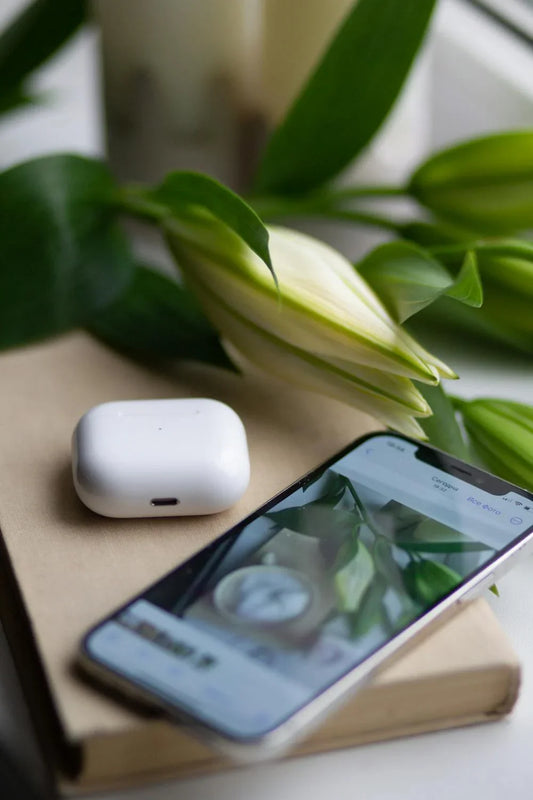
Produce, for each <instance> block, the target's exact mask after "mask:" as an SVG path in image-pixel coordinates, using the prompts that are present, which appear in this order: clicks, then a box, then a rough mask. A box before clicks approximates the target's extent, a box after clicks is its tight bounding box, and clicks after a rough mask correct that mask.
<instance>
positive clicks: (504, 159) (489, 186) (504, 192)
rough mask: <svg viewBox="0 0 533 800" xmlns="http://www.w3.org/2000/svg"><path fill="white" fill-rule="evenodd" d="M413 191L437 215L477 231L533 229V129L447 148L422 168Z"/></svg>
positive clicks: (507, 231) (496, 135)
mask: <svg viewBox="0 0 533 800" xmlns="http://www.w3.org/2000/svg"><path fill="white" fill-rule="evenodd" d="M409 192H410V193H411V194H412V195H413V196H414V197H415V198H416V199H417V200H418V201H419V202H420V203H422V204H423V205H424V206H426V207H427V208H429V209H431V211H433V212H434V213H435V214H437V215H439V216H441V217H443V218H444V219H446V220H450V221H451V222H453V223H457V224H459V225H463V226H465V227H467V228H472V229H473V230H476V231H480V232H487V233H491V234H494V233H509V232H513V231H521V230H525V229H527V228H531V227H532V226H533V130H525V131H512V132H510V133H499V134H495V135H492V136H486V137H483V138H481V139H475V140H473V141H469V142H465V143H463V144H460V145H457V146H455V147H452V148H450V149H448V150H444V151H442V152H441V153H438V154H437V155H435V156H433V157H432V158H430V159H429V160H428V161H426V162H425V163H424V164H422V166H421V167H419V168H418V169H417V171H416V172H415V173H414V175H413V176H412V178H411V181H410V184H409Z"/></svg>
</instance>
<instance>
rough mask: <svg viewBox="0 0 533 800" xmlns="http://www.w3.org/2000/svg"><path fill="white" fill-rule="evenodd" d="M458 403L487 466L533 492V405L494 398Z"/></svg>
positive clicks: (469, 432) (469, 431)
mask: <svg viewBox="0 0 533 800" xmlns="http://www.w3.org/2000/svg"><path fill="white" fill-rule="evenodd" d="M455 403H456V405H457V407H458V408H459V411H460V414H461V417H462V419H463V423H464V426H465V428H466V430H467V431H468V434H469V436H470V439H471V441H472V444H473V446H474V449H475V450H476V452H477V453H478V455H479V456H480V457H481V458H482V460H483V462H484V463H485V464H486V465H487V467H488V468H489V469H490V470H492V471H493V472H494V473H495V474H496V475H499V476H500V477H502V478H505V479H506V480H509V481H512V482H513V483H517V484H518V485H519V486H523V487H524V488H525V489H529V491H533V406H529V405H527V404H525V403H514V402H512V401H510V400H495V399H491V398H482V399H478V400H471V401H466V400H459V399H456V400H455Z"/></svg>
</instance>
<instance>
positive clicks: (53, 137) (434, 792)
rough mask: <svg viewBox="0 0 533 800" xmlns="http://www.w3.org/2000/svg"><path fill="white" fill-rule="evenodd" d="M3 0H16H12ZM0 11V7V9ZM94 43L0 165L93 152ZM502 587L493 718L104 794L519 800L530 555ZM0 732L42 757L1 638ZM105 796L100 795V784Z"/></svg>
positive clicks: (1, 149)
mask: <svg viewBox="0 0 533 800" xmlns="http://www.w3.org/2000/svg"><path fill="white" fill-rule="evenodd" d="M10 5H11V6H14V5H17V3H16V2H15V1H14V0H10ZM0 16H1V15H0ZM0 23H1V19H0ZM95 74H96V73H95V59H94V43H93V41H92V40H91V37H90V36H88V37H87V36H85V37H82V39H78V41H77V42H76V43H75V44H74V46H73V47H71V48H70V49H69V52H68V53H66V54H65V55H63V56H62V57H61V58H60V59H58V60H57V61H56V63H55V64H54V65H53V66H52V68H51V69H50V70H48V72H47V75H46V77H45V79H44V81H45V85H53V86H55V87H56V91H57V87H58V86H60V90H59V94H58V95H57V103H56V105H55V107H53V108H51V109H48V110H45V111H40V112H38V116H37V115H36V114H34V113H33V112H30V113H26V112H25V113H24V114H22V115H20V116H19V117H18V118H17V119H15V118H14V119H13V120H12V121H11V122H8V123H3V124H2V126H1V127H0V167H3V166H7V165H8V164H9V163H14V162H16V161H18V160H22V159H23V158H26V157H29V156H31V155H34V154H37V153H44V152H48V151H50V150H65V149H67V150H76V151H78V152H79V151H82V152H86V153H98V152H100V151H101V147H102V134H101V124H100V116H99V114H98V113H97V108H98V105H97V92H96V88H95ZM439 355H442V356H444V357H445V358H446V357H447V358H448V359H449V360H450V362H451V363H452V364H453V366H454V367H456V368H457V369H458V371H459V372H460V373H461V374H462V375H463V377H462V379H461V381H460V382H459V383H458V384H456V386H454V391H455V392H456V393H457V394H460V395H463V396H465V397H473V396H481V395H488V394H491V395H493V396H500V397H507V398H510V399H515V400H522V401H525V402H533V380H532V377H531V359H528V358H526V357H520V356H513V355H509V353H507V352H504V351H500V350H498V349H497V348H491V347H489V346H487V345H485V346H484V347H481V348H479V347H478V348H476V347H471V348H468V349H465V348H462V351H461V354H460V356H458V355H457V354H456V353H455V352H453V350H451V348H450V347H449V346H448V347H447V346H446V344H445V343H444V347H443V348H441V350H440V352H439ZM499 588H500V593H501V597H500V599H496V598H494V597H493V596H492V595H490V596H488V600H489V602H490V603H491V605H492V607H493V609H494V611H495V613H496V614H497V616H498V618H499V619H500V621H501V623H502V626H503V628H504V629H505V631H506V632H507V634H508V635H509V637H510V639H511V641H512V643H513V645H514V648H515V650H516V652H517V654H518V656H519V658H520V661H521V663H522V666H523V686H522V690H521V695H520V699H519V701H518V704H517V706H516V708H515V710H514V712H513V713H512V714H511V716H510V717H509V718H508V719H506V720H504V721H502V722H498V723H491V724H487V725H483V726H475V727H472V728H467V729H462V730H453V731H446V732H441V733H433V734H428V735H423V736H418V737H412V738H407V739H403V740H397V741H392V742H386V743H379V744H374V745H368V746H365V747H360V748H354V749H348V750H344V751H339V752H334V753H329V754H324V755H320V756H313V757H308V758H305V759H297V760H292V761H287V762H283V763H270V764H263V765H259V766H256V767H249V768H245V769H239V770H236V771H233V772H228V773H225V774H218V775H213V776H210V777H206V778H196V779H191V780H186V781H181V782H179V783H175V784H167V785H164V786H155V787H154V786H153V787H150V788H146V789H143V790H134V791H130V792H120V793H115V794H113V795H109V797H110V798H111V797H113V798H114V800H118V798H124V800H126V798H128V800H168V799H169V798H174V797H175V798H178V797H179V798H180V800H188V798H191V800H192V799H193V798H194V800H210V798H213V800H215V798H216V800H235V798H236V797H253V798H254V800H278V798H290V800H300V798H301V800H322V798H324V800H326V799H327V800H331V798H333V797H334V798H335V800H354V798H356V797H357V798H364V800H388V799H389V798H390V799H391V800H393V799H394V800H398V798H409V800H427V798H428V797H431V798H432V800H450V798H451V797H453V798H454V800H461V799H462V798H473V797H480V798H483V799H484V800H502V798H504V797H509V798H513V800H521V798H524V799H525V798H530V797H531V796H532V793H533V789H532V786H531V784H532V780H533V756H532V753H533V630H532V626H531V624H530V619H531V611H530V609H531V607H532V606H533V558H531V559H529V560H526V561H524V562H523V563H521V564H520V565H519V566H517V567H516V568H515V569H514V570H513V572H512V573H511V574H510V575H508V576H507V577H506V578H504V579H502V580H501V582H500V583H499ZM0 709H1V711H0V739H1V740H2V741H4V742H7V743H8V745H9V746H10V747H11V749H12V750H14V751H16V752H18V753H19V754H21V755H20V757H21V758H22V760H23V763H24V764H25V765H26V767H27V770H28V772H31V773H32V774H34V775H36V776H38V775H39V774H40V767H39V764H38V760H37V758H36V755H35V752H34V750H33V749H32V745H31V741H30V738H29V734H28V732H27V731H28V727H27V726H28V720H27V716H26V712H25V710H24V707H23V704H22V702H21V699H20V697H19V696H18V694H17V688H16V678H15V675H14V673H13V670H12V669H11V666H10V663H9V656H8V653H7V649H6V646H5V642H4V641H3V640H2V639H0ZM106 797H107V796H106Z"/></svg>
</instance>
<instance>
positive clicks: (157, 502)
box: [150, 497, 179, 506]
mask: <svg viewBox="0 0 533 800" xmlns="http://www.w3.org/2000/svg"><path fill="white" fill-rule="evenodd" d="M178 503H179V500H178V498H177V497H154V499H153V500H150V505H151V506H177V505H178Z"/></svg>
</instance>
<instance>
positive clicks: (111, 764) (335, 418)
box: [0, 333, 520, 792]
mask: <svg viewBox="0 0 533 800" xmlns="http://www.w3.org/2000/svg"><path fill="white" fill-rule="evenodd" d="M0 374H1V375H2V392H0V420H1V423H0V425H1V428H0V529H1V533H2V538H1V542H0V550H1V552H0V613H1V616H2V622H3V624H4V627H5V630H6V634H7V636H8V638H9V641H10V645H11V648H12V650H13V655H14V658H15V661H16V663H17V666H18V670H19V673H20V676H21V679H22V682H23V688H24V690H25V692H26V696H27V698H28V703H29V706H30V710H31V711H32V713H33V717H34V720H35V724H36V727H37V730H38V732H39V733H40V738H41V741H42V742H43V746H44V748H45V753H46V755H47V758H48V761H49V763H50V764H52V765H53V768H54V769H55V770H56V771H57V773H58V775H59V776H60V780H61V781H62V785H63V787H64V791H66V792H68V791H79V790H80V789H83V790H89V789H91V790H92V789H95V788H107V787H110V786H118V785H127V784H138V783H140V782H144V781H147V780H150V779H161V778H166V777H168V776H170V775H187V774H192V773H195V772H203V771H206V770H214V769H219V768H222V767H228V766H229V763H228V762H224V761H222V759H220V758H219V757H218V756H216V755H214V754H213V753H212V752H211V751H210V750H208V749H207V748H206V747H205V746H204V745H202V744H201V743H199V742H198V741H196V740H195V739H193V738H192V737H190V736H189V735H188V734H187V733H186V732H185V731H184V730H183V729H181V728H179V727H177V726H174V725H171V724H170V723H168V722H166V721H164V720H163V719H161V718H159V717H157V716H155V715H150V714H147V713H146V712H144V711H141V710H139V709H133V708H131V707H128V706H127V705H126V704H125V703H122V702H120V701H119V700H118V699H116V698H114V697H112V696H110V695H108V694H106V693H105V692H104V691H102V690H99V689H98V688H95V687H94V686H92V685H90V684H89V683H88V682H86V681H84V680H83V678H82V676H80V674H79V673H78V671H77V669H76V652H77V648H78V645H79V641H80V639H81V636H82V635H83V633H84V632H85V631H86V630H87V629H88V628H89V627H90V626H91V625H92V624H93V623H94V622H95V621H97V620H98V619H100V618H101V617H103V616H104V615H105V614H106V613H108V612H109V611H111V610H112V609H113V608H115V607H117V606H118V605H119V604H121V603H123V602H125V601H126V600H127V599H128V598H129V597H130V596H132V595H133V594H135V593H137V592H139V591H140V590H141V589H142V588H143V587H145V586H146V585H148V584H150V583H152V582H153V581H154V580H156V579H157V578H158V577H160V576H161V575H163V574H164V573H166V572H168V570H169V569H170V568H171V567H172V566H174V565H177V564H178V563H179V562H181V561H183V560H184V559H185V558H187V557H188V556H189V555H190V554H191V553H193V552H194V551H196V550H198V549H200V548H201V547H202V546H203V545H205V544H206V543H207V542H209V541H211V540H212V539H213V538H214V537H215V536H217V535H218V534H220V533H222V532H223V531H224V530H226V529H227V528H229V527H230V526H231V525H232V524H234V523H235V522H236V521H238V520H239V519H242V518H243V517H244V516H246V514H248V513H249V512H250V511H252V510H253V509H255V508H257V507H258V506H259V505H261V504H262V503H263V502H264V501H266V500H267V499H269V498H270V497H272V496H273V495H274V494H276V492H278V491H279V490H281V489H282V488H285V487H286V486H287V485H289V484H290V483H291V482H292V481H294V480H295V479H296V478H298V477H300V476H301V475H303V474H305V473H306V472H308V471H309V470H310V469H312V468H313V467H316V466H318V465H319V464H320V463H321V462H322V461H324V460H325V459H326V458H328V457H329V456H331V455H333V454H334V453H335V452H337V451H338V450H340V449H341V448H342V447H343V446H345V445H346V444H348V443H349V442H350V441H352V440H354V439H355V438H357V437H358V436H360V435H362V434H363V433H367V432H369V431H371V430H374V429H376V427H377V426H376V424H375V422H374V421H373V420H372V419H370V418H369V417H367V416H365V415H363V414H361V413H359V412H357V411H356V410H354V409H351V408H348V407H346V406H344V405H342V404H340V403H337V402H336V401H334V400H329V399H327V398H324V397H320V396H317V395H313V394H310V393H306V392H303V391H300V390H297V389H292V388H288V387H287V386H285V385H284V384H282V383H279V382H277V381H275V380H274V379H273V378H270V377H267V376H261V375H259V374H249V375H247V376H246V377H243V376H240V375H235V374H232V373H229V372H225V371H222V370H218V369H214V368H207V367H205V366H201V365H197V364H185V363H182V364H179V365H174V366H172V367H170V366H169V368H168V369H167V370H166V371H165V372H161V371H155V370H152V369H149V368H148V367H145V366H141V365H139V364H136V363H134V362H133V361H131V360H129V359H126V358H124V357H121V356H119V355H118V354H116V353H115V352H113V351H111V350H109V349H108V348H106V347H105V346H103V345H102V344H100V343H98V342H97V341H95V340H93V339H92V338H90V337H89V336H88V335H86V334H83V333H76V334H73V335H69V336H67V337H64V338H62V339H59V340H55V341H53V342H52V343H46V344H42V345H38V346H34V347H31V348H25V349H21V350H17V351H12V352H8V353H5V354H3V355H2V356H1V357H0ZM165 397H214V398H216V399H219V400H222V401H224V402H227V403H228V404H229V405H231V406H232V407H233V408H235V410H236V411H237V412H238V413H239V414H240V415H241V417H242V419H243V421H244V423H245V427H246V430H247V435H248V440H249V445H250V455H251V464H252V481H251V485H250V488H249V490H248V491H247V493H246V494H245V496H244V497H243V499H242V500H241V501H240V502H239V503H238V504H237V505H236V506H235V507H234V508H232V509H231V510H229V511H227V512H223V513H222V514H217V515H214V516H211V517H196V518H185V517H183V518H179V517H178V518H166V519H165V518H160V519H139V520H119V519H108V518H104V517H99V516H97V515H96V514H94V513H92V512H91V511H89V510H88V509H86V508H85V507H84V506H83V505H82V504H81V502H80V501H79V500H78V498H77V496H76V494H75V491H74V488H73V483H72V477H71V470H70V438H71V434H72V431H73V429H74V427H75V425H76V422H77V421H78V419H79V418H80V417H81V416H82V415H83V414H84V413H85V412H86V411H87V410H88V409H89V408H90V407H92V406H94V405H96V404H98V403H102V402H106V401H110V400H127V399H143V398H165ZM519 675H520V670H519V665H518V664H517V661H516V658H515V656H514V654H513V651H512V648H511V647H510V645H509V643H508V642H507V639H506V637H505V635H504V633H503V632H502V630H501V629H500V627H499V625H498V623H497V622H496V620H495V618H494V617H493V615H492V612H491V611H490V609H489V608H488V606H487V605H486V604H485V603H484V602H483V601H476V602H474V603H473V604H467V605H465V606H463V607H462V609H461V610H460V611H458V613H457V614H456V615H455V616H454V618H453V619H450V620H449V621H447V622H446V623H445V624H443V625H441V626H439V628H438V629H436V630H434V631H432V632H431V633H430V634H428V635H427V636H426V637H425V638H424V639H423V641H421V642H420V643H417V645H416V646H415V647H414V648H413V649H411V650H410V651H409V652H408V653H407V654H405V655H404V656H402V658H401V659H399V660H396V661H395V662H394V664H392V665H390V666H389V667H388V668H387V669H386V670H385V671H383V672H382V673H381V674H380V676H378V678H377V679H376V680H375V681H374V682H373V683H372V684H370V685H369V686H368V687H366V688H365V689H363V690H362V691H360V692H359V693H358V694H357V695H356V696H355V697H354V698H353V700H351V701H349V702H348V703H347V704H345V705H344V706H343V707H342V708H341V709H340V710H338V711H337V712H336V713H335V715H333V716H332V717H330V718H329V719H328V720H327V721H326V722H325V724H323V725H322V727H321V728H319V729H318V730H317V731H315V732H314V733H313V734H312V735H311V736H310V737H309V738H308V739H307V740H306V741H304V742H302V743H300V744H299V745H298V747H297V748H296V749H295V751H294V753H295V754H303V753H310V752H317V751H322V750H327V749H332V748H336V747H346V746H351V745H353V744H357V743H362V742H367V741H374V740H377V739H385V738H390V737H393V736H398V735H406V734H413V733H420V732H423V731H429V730H435V729H439V728H446V727H451V726H455V725H465V724H471V723H474V722H481V721H486V720H491V719H496V718H498V717H500V716H502V715H503V714H505V713H507V712H508V711H510V709H511V708H512V706H513V704H514V701H515V700H516V697H517V693H518V687H519Z"/></svg>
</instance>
